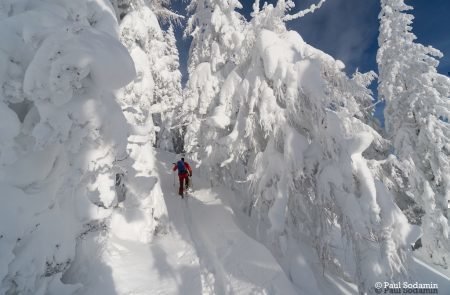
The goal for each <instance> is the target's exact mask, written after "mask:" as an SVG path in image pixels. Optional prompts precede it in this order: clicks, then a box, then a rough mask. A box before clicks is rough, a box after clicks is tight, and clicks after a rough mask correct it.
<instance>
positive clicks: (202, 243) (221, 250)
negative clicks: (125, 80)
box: [66, 151, 450, 295]
mask: <svg viewBox="0 0 450 295" xmlns="http://www.w3.org/2000/svg"><path fill="white" fill-rule="evenodd" d="M174 157H175V156H174V155H173V154H170V153H166V152H161V151H159V152H156V159H155V160H156V167H155V173H156V175H155V176H157V177H158V179H159V180H158V181H159V183H160V185H161V188H162V191H163V194H164V196H163V197H164V201H165V203H166V207H167V214H168V216H166V217H165V218H166V221H165V223H166V225H167V226H166V227H165V228H164V229H163V230H162V231H163V232H162V233H160V234H158V235H157V236H156V237H155V238H154V239H153V241H152V242H151V243H143V242H140V241H131V240H122V239H120V238H118V237H117V236H115V235H114V230H115V229H114V228H111V231H110V236H109V238H105V239H104V242H103V243H100V244H103V248H101V249H98V253H90V252H92V249H95V248H93V247H95V246H93V245H95V244H97V245H98V244H99V243H98V240H97V242H94V241H93V239H86V241H85V242H84V243H83V244H84V245H82V247H81V248H82V249H81V251H83V249H84V252H85V253H84V255H81V257H84V259H82V260H80V261H76V262H75V264H76V265H75V266H74V267H73V270H71V273H70V274H68V276H67V277H69V278H70V277H71V278H72V279H67V280H66V281H67V282H68V283H77V282H81V283H82V284H83V285H84V286H85V287H83V288H81V289H80V290H79V292H78V293H77V294H108V295H109V294H112V295H114V294H120V295H122V294H123V295H125V294H126V295H144V294H145V295H147V294H148V295H150V294H152V295H153V294H164V295H166V294H204V295H212V294H217V295H235V294H255V295H256V294H271V295H272V294H273V295H275V294H283V295H285V294H286V295H289V294H304V293H305V292H304V291H306V290H309V291H310V292H311V291H312V290H316V291H315V292H316V293H317V294H319V293H322V294H327V293H330V292H331V293H335V292H341V294H356V292H357V291H356V289H354V288H353V289H352V288H347V289H342V288H341V289H339V291H338V289H333V288H330V289H329V290H328V291H329V292H328V291H327V290H325V289H328V287H329V286H328V287H326V286H317V285H315V283H314V282H311V281H308V282H304V283H305V284H306V285H305V286H303V287H305V288H306V289H304V288H303V287H300V286H297V289H296V287H294V285H293V284H292V283H291V281H290V280H289V279H288V277H287V276H286V274H285V272H283V270H282V269H281V267H280V265H279V264H278V263H277V261H276V260H275V258H274V257H273V256H272V254H271V253H270V252H269V251H268V250H267V249H266V247H264V246H263V245H261V244H260V243H258V242H256V241H255V240H253V239H252V238H250V237H249V236H247V235H246V234H245V233H244V232H243V231H242V230H241V229H240V228H239V227H238V225H237V224H236V223H235V220H236V219H235V218H236V216H235V215H234V213H233V211H232V209H231V208H230V207H229V206H227V205H225V204H224V203H223V202H222V200H226V198H227V197H231V192H228V191H226V190H225V189H223V188H220V189H218V190H213V189H211V188H209V187H208V185H206V181H205V182H204V181H203V180H202V179H198V178H195V176H194V192H193V193H189V194H188V197H186V198H184V199H181V198H180V197H179V196H178V195H177V190H178V180H177V179H176V181H175V185H174V183H173V181H174V176H173V174H172V171H171V163H172V162H174ZM194 175H195V170H194ZM219 197H220V198H219ZM226 203H227V202H226ZM128 222H129V223H130V224H131V225H130V224H123V225H120V226H122V227H126V226H132V221H128ZM121 230H123V228H122V229H121ZM100 240H101V239H100ZM97 248H98V246H97ZM94 252H95V251H94ZM86 253H88V255H86ZM86 257H87V258H86ZM413 268H414V269H413V274H414V277H419V276H420V277H423V278H425V279H426V280H430V281H433V282H436V283H438V284H439V293H440V294H449V293H448V292H450V286H449V284H448V278H446V277H445V276H444V275H442V274H440V273H438V272H435V271H434V272H433V271H432V270H431V269H430V267H428V266H426V265H424V264H423V263H421V262H420V261H419V260H417V259H414V264H413ZM296 275H297V276H305V275H307V273H304V270H302V271H301V273H297V274H296ZM74 278H77V279H74ZM329 280H331V281H333V278H331V277H329ZM319 285H320V284H319ZM314 286H316V287H314ZM299 287H300V288H301V290H300V289H299ZM311 288H312V289H311ZM306 293H308V292H306Z"/></svg>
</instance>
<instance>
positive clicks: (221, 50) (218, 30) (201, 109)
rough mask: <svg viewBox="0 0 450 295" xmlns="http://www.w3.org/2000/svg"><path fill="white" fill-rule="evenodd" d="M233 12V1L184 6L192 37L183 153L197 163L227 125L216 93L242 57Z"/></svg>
mask: <svg viewBox="0 0 450 295" xmlns="http://www.w3.org/2000/svg"><path fill="white" fill-rule="evenodd" d="M236 8H241V4H240V3H239V2H238V1H237V0H226V1H223V0H220V1H219V0H194V1H191V3H190V4H189V6H188V11H189V13H190V17H189V20H188V26H187V29H186V34H187V35H190V36H191V37H192V43H191V48H190V54H189V64H188V69H189V81H188V85H187V90H186V92H185V102H184V106H183V112H184V114H183V118H184V120H185V122H184V124H185V125H187V126H186V136H185V149H186V151H187V152H192V153H195V154H196V155H197V156H194V157H197V158H198V159H206V158H207V156H208V154H209V153H210V148H211V142H212V141H214V139H215V138H216V137H217V136H216V134H217V132H219V130H220V129H223V128H226V126H227V124H228V122H227V120H226V118H225V117H223V116H222V115H221V114H222V113H223V112H224V111H225V108H226V106H225V105H224V104H223V102H221V100H220V97H218V93H219V90H220V87H221V86H222V84H223V82H224V79H225V77H226V76H227V75H228V73H229V72H230V71H231V69H232V68H233V66H234V65H235V64H239V63H240V60H241V58H242V55H243V54H242V53H241V52H238V50H239V49H240V44H241V43H242V41H243V31H244V29H245V26H244V24H245V23H244V19H243V17H242V16H241V15H240V14H238V13H237V12H236V11H235V9H236ZM208 143H209V144H208Z"/></svg>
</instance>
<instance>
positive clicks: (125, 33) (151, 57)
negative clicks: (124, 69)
mask: <svg viewBox="0 0 450 295" xmlns="http://www.w3.org/2000/svg"><path fill="white" fill-rule="evenodd" d="M152 3H153V2H152V1H150V2H146V1H120V3H118V6H119V7H121V9H119V10H118V14H120V15H121V16H122V21H121V24H120V28H121V29H120V30H121V40H122V42H123V43H124V44H125V46H126V47H127V48H128V50H129V51H130V53H131V56H132V57H133V60H134V62H135V64H136V67H137V72H138V75H137V77H136V79H135V81H134V82H133V83H132V84H130V85H128V86H127V87H126V89H125V91H124V93H123V94H122V95H120V101H121V103H122V109H123V110H124V113H125V116H126V117H127V120H128V122H129V123H130V125H131V126H133V129H134V130H133V131H132V134H134V135H141V136H144V137H147V139H146V142H147V141H148V142H149V143H150V144H152V145H154V146H156V147H161V148H163V149H165V150H169V151H173V150H174V149H175V147H174V145H175V146H177V145H179V144H180V143H182V140H181V134H180V132H179V131H178V130H177V129H172V125H173V124H172V120H173V117H174V115H175V110H174V109H175V108H176V107H177V106H179V105H180V104H181V102H182V93H181V92H182V91H181V72H180V71H179V61H178V50H177V48H176V44H175V37H174V34H173V29H171V28H169V30H168V32H164V31H163V30H162V29H161V27H160V25H159V22H158V18H157V15H156V14H155V13H154V12H153V11H152Z"/></svg>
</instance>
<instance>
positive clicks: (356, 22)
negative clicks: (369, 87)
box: [173, 0, 450, 81]
mask: <svg viewBox="0 0 450 295" xmlns="http://www.w3.org/2000/svg"><path fill="white" fill-rule="evenodd" d="M240 2H241V3H242V4H243V6H244V9H243V10H242V11H241V13H242V14H244V15H245V16H246V17H249V13H250V12H251V6H252V4H253V1H252V0H241V1H240ZM261 2H263V1H261ZM268 2H269V3H273V2H275V0H269V1H268ZM294 2H295V4H296V6H297V8H296V9H302V8H304V7H306V6H309V5H310V4H312V3H317V2H318V0H295V1H294ZM173 3H175V4H174V8H175V10H176V11H177V12H179V13H180V14H183V15H185V14H186V13H185V11H184V8H185V6H186V3H185V1H182V0H175V1H173ZM407 4H409V5H412V6H413V7H414V10H413V11H412V14H413V15H414V16H415V20H414V24H413V31H414V33H415V34H416V35H417V36H418V40H417V41H418V42H420V43H423V44H425V45H432V46H433V47H435V48H437V49H439V50H441V51H442V52H443V53H444V58H443V59H441V64H440V66H439V69H438V70H439V71H440V72H441V73H443V74H447V73H448V72H450V30H449V29H450V17H449V15H450V1H449V0H408V1H407ZM379 10H380V7H379V0H328V1H327V2H325V4H324V5H323V6H322V8H321V9H320V10H318V11H316V13H314V14H310V15H307V16H305V17H304V18H301V19H299V20H295V21H291V22H288V27H289V29H291V30H296V31H298V32H299V33H300V34H301V35H302V37H303V39H304V40H305V41H306V42H308V43H309V44H311V45H313V46H315V47H317V48H319V49H321V50H323V51H325V52H326V53H328V54H330V55H332V56H333V57H335V58H337V59H340V60H342V61H343V62H344V63H345V64H346V66H347V72H348V73H352V72H353V71H354V70H355V69H356V68H359V70H360V71H363V72H364V71H369V70H375V71H376V61H375V57H376V51H377V37H378V13H379ZM183 29H184V23H183V24H182V26H181V27H179V28H177V29H176V36H177V40H178V43H177V45H178V48H179V51H180V61H181V67H182V72H183V75H184V77H183V78H184V79H183V80H184V81H185V80H186V78H187V77H186V60H187V55H188V52H189V43H190V40H189V39H183V38H182V30H183Z"/></svg>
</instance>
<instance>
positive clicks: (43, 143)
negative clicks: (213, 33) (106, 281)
mask: <svg viewBox="0 0 450 295" xmlns="http://www.w3.org/2000/svg"><path fill="white" fill-rule="evenodd" d="M0 38H1V39H2V42H1V43H0V48H1V50H0V112H1V115H0V121H1V124H0V125H1V129H0V138H1V143H0V191H1V193H0V200H1V204H2V205H1V206H0V218H1V222H0V249H1V255H0V282H1V283H0V293H1V294H71V293H72V292H73V291H75V290H76V289H78V288H79V287H80V286H79V285H69V284H65V283H64V282H63V281H62V280H61V278H62V276H63V273H64V272H65V271H66V270H67V269H68V268H69V267H70V266H71V264H72V263H73V261H74V258H75V249H76V246H77V244H78V241H79V239H81V237H82V236H83V235H85V234H86V233H87V232H89V231H92V230H96V229H101V228H103V226H104V223H105V220H106V218H108V217H109V216H110V215H111V212H112V210H111V209H112V208H113V207H114V206H116V205H117V197H116V193H115V191H114V185H115V174H116V171H115V161H116V160H117V159H118V158H121V157H123V156H124V155H125V146H126V133H127V127H126V121H125V118H124V117H123V114H122V111H121V110H120V106H119V105H118V103H117V102H116V100H115V96H114V94H113V90H115V89H118V88H120V87H122V86H124V85H125V84H127V83H128V82H129V81H131V80H132V79H133V78H134V75H135V70H134V65H133V62H132V60H131V58H130V56H129V54H128V52H127V50H126V49H125V48H124V47H123V46H122V44H121V43H120V42H119V40H118V39H119V35H118V25H117V20H116V17H115V12H114V10H113V8H112V6H111V4H110V3H109V2H108V1H106V0H105V1H104V0H95V1H76V2H74V1H69V0H67V1H63V0H62V1H45V0H43V1H29V0H19V1H17V0H15V1H2V4H1V5H0Z"/></svg>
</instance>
